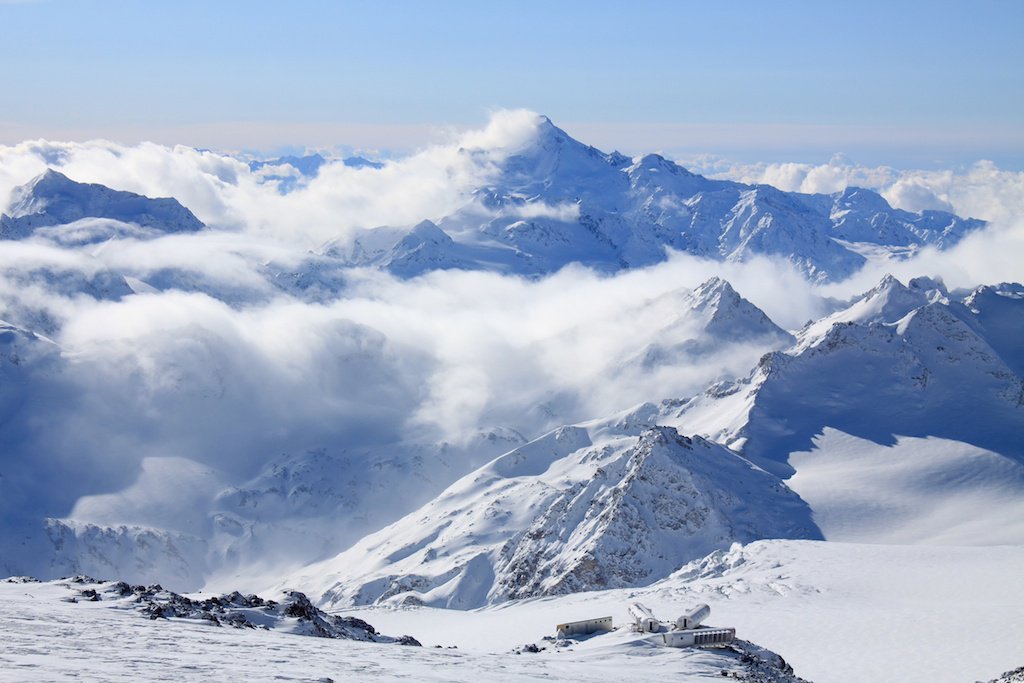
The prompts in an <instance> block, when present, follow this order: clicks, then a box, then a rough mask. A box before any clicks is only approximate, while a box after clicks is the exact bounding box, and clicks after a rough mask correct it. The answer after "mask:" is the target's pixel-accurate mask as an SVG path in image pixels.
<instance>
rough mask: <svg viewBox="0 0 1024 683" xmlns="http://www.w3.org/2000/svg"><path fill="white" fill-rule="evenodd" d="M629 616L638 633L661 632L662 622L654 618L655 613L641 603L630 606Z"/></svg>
mask: <svg viewBox="0 0 1024 683" xmlns="http://www.w3.org/2000/svg"><path fill="white" fill-rule="evenodd" d="M629 616H630V618H631V619H632V620H633V625H634V626H636V629H637V630H638V631H643V632H646V633H656V632H657V631H660V630H661V622H660V621H658V620H657V619H656V618H655V617H654V613H653V612H652V611H651V610H649V609H647V608H646V607H644V606H643V605H641V604H640V603H639V602H634V603H633V604H632V605H630V606H629Z"/></svg>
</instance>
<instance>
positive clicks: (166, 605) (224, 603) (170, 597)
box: [7, 575, 420, 646]
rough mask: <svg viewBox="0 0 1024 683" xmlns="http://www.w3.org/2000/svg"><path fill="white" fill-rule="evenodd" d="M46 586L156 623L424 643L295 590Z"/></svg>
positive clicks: (76, 580)
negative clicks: (199, 592) (190, 591)
mask: <svg viewBox="0 0 1024 683" xmlns="http://www.w3.org/2000/svg"><path fill="white" fill-rule="evenodd" d="M26 581H31V582H37V581H36V580H35V579H31V578H29V577H15V578H12V579H7V582H15V583H23V582H26ZM37 583H38V582H37ZM48 583H49V584H52V585H58V586H64V587H66V588H67V589H68V590H69V591H70V592H72V595H71V596H68V597H66V598H65V601H66V602H79V601H89V602H99V601H106V602H110V603H112V606H113V607H119V608H130V609H134V610H138V611H139V612H141V613H142V614H145V615H146V616H148V617H149V618H150V619H152V620H157V619H190V620H199V621H203V622H207V623H210V624H212V625H214V626H232V627H234V628H250V629H256V628H259V629H265V630H270V629H275V630H280V631H285V632H288V633H293V634H296V635H304V636H314V637H317V638H336V639H340V640H358V641H365V642H373V643H397V644H399V645H416V646H419V645H420V643H419V641H417V640H416V639H415V638H413V637H412V636H401V637H399V638H392V637H391V636H385V635H381V634H380V633H378V632H377V630H376V629H375V628H373V626H371V625H370V624H368V623H366V622H365V621H363V620H362V619H357V618H355V617H342V616H336V615H330V614H327V613H325V612H323V611H322V610H320V609H318V608H317V607H315V606H314V605H313V604H312V603H311V602H310V601H309V598H307V597H306V596H305V595H304V594H303V593H299V592H297V591H289V592H287V593H285V594H284V595H283V596H281V598H280V600H264V599H263V598H261V597H259V596H258V595H252V594H250V595H242V594H241V593H239V592H238V591H235V592H233V593H227V594H224V595H221V596H215V597H210V598H190V597H188V596H185V595H180V594H178V593H175V592H173V591H169V590H166V589H165V588H163V587H162V586H161V585H159V584H151V585H149V586H144V585H134V586H133V585H130V584H128V583H126V582H124V581H97V580H95V579H92V578H90V577H88V576H85V575H76V576H71V577H65V578H64V579H59V580H56V581H50V582H48Z"/></svg>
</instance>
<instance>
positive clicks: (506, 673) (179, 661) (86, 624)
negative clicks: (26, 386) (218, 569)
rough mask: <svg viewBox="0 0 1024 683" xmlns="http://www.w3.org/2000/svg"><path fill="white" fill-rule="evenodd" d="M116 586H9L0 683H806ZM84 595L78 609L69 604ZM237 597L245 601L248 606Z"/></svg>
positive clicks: (628, 654) (620, 648) (639, 654)
mask: <svg viewBox="0 0 1024 683" xmlns="http://www.w3.org/2000/svg"><path fill="white" fill-rule="evenodd" d="M111 586H112V584H104V585H95V584H79V583H74V582H66V581H54V582H50V583H44V584H40V583H7V582H0V631H2V632H3V634H4V640H5V643H4V645H5V646H4V648H3V650H2V651H0V680H2V681H18V682H19V683H21V682H23V681H58V680H70V679H85V680H89V681H139V680H146V681H203V682H205V681H210V680H245V681H264V680H304V681H331V680H334V681H341V680H346V681H349V680H351V681H366V680H385V681H392V680H399V679H408V680H416V681H467V682H472V683H477V682H479V681H491V680H502V681H506V680H512V681H533V680H538V679H541V678H543V679H545V680H556V681H604V680H608V678H609V677H610V676H611V677H613V678H616V679H619V680H633V679H635V678H636V677H637V676H638V675H644V676H649V677H658V678H664V677H671V678H673V679H674V680H686V681H701V680H708V679H716V680H720V679H721V677H722V676H723V675H735V676H737V677H741V678H744V679H746V680H757V681H761V682H762V683H799V679H796V678H795V677H793V676H792V675H790V674H787V673H786V672H785V671H784V670H783V668H784V663H783V662H782V661H781V660H780V659H779V657H778V655H775V654H774V653H771V652H767V651H765V650H763V649H762V648H760V647H757V646H755V645H752V644H750V643H745V642H739V643H737V644H736V647H735V648H729V649H724V648H723V649H717V648H716V649H707V650H699V649H696V648H691V649H688V650H677V649H671V648H665V647H660V646H658V645H656V644H654V643H653V642H652V641H653V639H655V638H657V636H651V635H650V634H635V633H632V632H630V631H628V630H626V629H620V630H619V631H617V632H614V633H609V634H605V635H601V636H600V637H596V638H592V639H588V640H584V641H582V642H578V643H575V644H571V645H570V644H568V643H566V644H565V645H564V646H563V647H560V648H558V649H557V650H556V649H555V648H554V647H553V645H552V644H551V643H550V642H545V641H543V640H541V638H542V637H543V636H544V635H547V634H548V633H549V632H551V631H552V629H551V628H550V627H545V628H543V630H541V631H534V630H532V629H530V628H522V627H521V626H522V625H523V624H526V623H528V624H531V625H532V620H530V619H525V620H523V621H522V622H520V621H519V620H517V619H514V618H513V619H512V620H511V621H510V622H507V623H506V624H505V630H504V631H503V635H504V638H503V639H501V643H500V644H498V645H496V647H495V648H494V649H491V650H488V649H482V650H481V649H470V650H468V651H467V649H466V648H464V647H461V646H460V647H459V648H457V649H449V648H445V647H443V646H442V645H449V646H450V645H452V643H451V641H444V640H441V639H438V638H437V636H438V635H439V634H438V633H436V632H434V631H433V630H432V629H431V627H430V625H429V624H428V623H424V622H423V621H422V620H419V619H410V622H411V623H416V624H417V625H418V626H421V627H423V629H424V633H425V637H427V638H429V639H428V640H427V641H426V642H425V644H427V645H435V644H436V645H437V647H407V646H402V645H397V644H393V643H391V644H382V643H379V642H378V643H370V642H359V640H362V639H365V637H366V634H365V633H361V634H360V633H356V634H355V635H356V636H357V637H358V638H359V640H347V639H343V640H336V639H332V638H316V637H303V636H304V635H310V632H309V623H308V622H303V620H302V619H296V618H294V617H290V616H284V617H281V616H279V614H278V613H279V612H280V611H281V609H280V607H279V608H277V609H275V610H271V611H270V612H269V613H268V612H267V611H266V609H264V608H263V607H257V608H247V607H239V608H237V609H235V608H232V609H234V613H235V615H236V616H241V615H244V616H245V617H246V620H248V621H249V622H250V623H255V624H259V625H260V626H257V627H256V628H252V627H250V626H245V625H243V626H241V627H239V628H232V627H231V626H229V625H228V624H229V623H231V622H230V621H229V620H227V619H225V618H224V617H223V616H222V617H221V625H217V624H216V623H215V622H213V621H210V620H195V619H182V618H174V617H172V618H170V619H169V620H167V619H162V618H158V619H150V618H148V617H147V616H146V615H145V614H143V613H141V612H140V610H139V608H138V606H136V605H134V603H133V602H132V598H131V597H128V598H119V597H118V596H116V595H111ZM83 589H84V590H86V591H95V592H96V593H98V595H99V597H100V598H101V599H100V600H99V601H95V602H93V601H89V600H88V599H87V598H85V597H84V596H83V595H82V591H83ZM147 592H148V591H147ZM74 596H77V600H78V602H75V603H71V602H67V600H69V599H71V598H72V597H74ZM238 598H239V599H238V600H237V602H239V603H241V602H248V600H247V599H245V598H243V597H242V596H238ZM281 607H283V605H282V606H281ZM528 609H529V608H528V607H527V611H528ZM287 611H289V612H291V611H293V610H287ZM267 614H269V616H266V615H267ZM338 621H339V623H345V622H349V623H351V624H352V626H347V627H345V628H348V629H349V630H351V629H353V628H354V627H355V626H357V625H358V624H359V622H356V621H353V620H351V619H344V618H342V619H341V620H338ZM442 621H443V620H442ZM483 621H485V620H483V619H482V620H481V622H483ZM517 625H518V627H517ZM264 627H265V628H264ZM356 630H358V629H356ZM300 634H301V635H300ZM343 637H344V636H343ZM375 637H376V636H375ZM376 638H377V639H380V637H376ZM435 639H436V642H435ZM383 640H385V641H388V640H393V639H387V638H384V639H383ZM527 643H540V644H541V646H543V647H544V650H543V651H540V652H536V653H526V652H524V653H522V654H520V653H519V652H514V651H513V650H514V649H516V650H518V649H519V648H520V647H522V646H523V645H525V644H527ZM723 672H724V673H723ZM753 675H756V676H757V677H756V678H751V676H753Z"/></svg>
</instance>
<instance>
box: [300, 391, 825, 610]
mask: <svg viewBox="0 0 1024 683" xmlns="http://www.w3.org/2000/svg"><path fill="white" fill-rule="evenodd" d="M655 415H656V408H655V406H653V405H650V404H648V405H644V406H641V407H639V408H637V409H636V410H634V411H631V412H629V413H626V414H623V415H619V416H616V417H614V418H612V419H609V420H604V421H597V422H594V423H587V424H585V425H578V426H573V427H563V428H560V429H558V430H555V431H554V432H552V433H550V434H548V435H546V436H544V437H541V438H540V439H537V440H536V441H533V442H531V443H530V444H527V445H526V446H523V447H521V448H519V449H516V450H514V451H511V452H510V453H508V454H506V455H503V456H501V457H500V458H498V459H496V460H494V461H493V462H491V463H490V464H488V465H487V466H485V467H483V468H481V469H480V470H477V471H476V472H474V473H472V474H469V475H467V476H466V477H463V478H462V479H461V480H459V481H457V482H456V483H454V484H453V485H452V486H450V487H449V488H448V489H447V490H446V491H445V492H444V493H442V494H441V495H440V496H439V497H438V498H437V499H435V500H434V501H432V502H431V503H429V504H428V505H426V506H424V507H423V508H421V509H420V510H418V511H416V512H414V513H411V514H410V515H408V516H406V517H405V518H403V519H402V520H399V521H398V522H395V523H394V524H392V525H390V526H389V527H386V528H385V529H383V530H381V531H380V532H378V533H375V534H371V535H370V536H367V537H366V538H364V539H363V540H361V541H360V542H359V543H357V544H356V545H355V546H354V547H353V548H351V549H350V550H347V551H345V552H343V553H341V554H340V555H339V556H338V557H336V558H334V559H332V560H328V561H326V562H324V563H320V564H318V565H313V566H311V567H309V568H307V569H306V570H303V572H301V573H300V574H297V575H295V576H293V577H291V578H290V579H289V580H288V581H287V582H286V583H293V584H296V585H302V586H306V587H307V588H308V590H312V591H314V592H316V593H317V594H320V595H322V597H321V598H320V599H321V601H322V602H324V603H326V604H337V605H345V604H369V603H375V602H383V601H398V602H412V603H416V604H428V605H433V606H443V607H454V608H461V609H467V608H473V607H478V606H481V605H484V604H487V603H493V602H501V601H503V600H508V599H514V598H524V597H533V596H538V595H555V594H564V593H571V592H577V591H582V590H594V589H602V588H619V587H628V586H639V585H647V584H649V583H652V582H654V581H656V580H658V579H661V578H664V577H665V576H667V575H668V574H670V573H671V572H672V571H674V570H675V569H676V568H677V567H679V566H680V564H682V563H684V562H686V561H688V560H690V559H693V558H696V557H701V556H703V555H705V554H707V553H708V552H710V551H711V550H714V549H716V548H724V547H729V545H730V544H731V543H733V542H734V541H741V542H745V541H751V540H755V539H758V538H820V537H821V535H820V532H819V531H818V530H817V527H816V526H815V525H814V522H813V521H812V519H811V512H810V510H809V508H808V507H807V506H806V504H805V503H804V502H803V501H802V500H800V498H799V497H798V496H797V495H795V494H794V493H793V492H792V491H790V490H789V489H788V488H787V487H786V485H785V484H784V483H782V482H781V481H780V480H779V479H777V478H776V477H774V476H773V475H771V474H769V473H767V472H765V471H763V470H761V469H760V468H757V467H755V466H753V465H752V464H751V463H749V462H748V461H746V460H744V459H743V458H741V457H739V456H737V455H736V454H735V453H732V452H730V451H728V450H727V449H725V448H722V447H721V446H718V445H717V444H713V443H711V442H708V441H705V440H703V439H701V438H694V439H690V438H687V437H683V436H681V435H680V434H678V433H677V432H676V431H675V430H674V429H672V428H671V427H653V426H652V425H653V418H654V416H655Z"/></svg>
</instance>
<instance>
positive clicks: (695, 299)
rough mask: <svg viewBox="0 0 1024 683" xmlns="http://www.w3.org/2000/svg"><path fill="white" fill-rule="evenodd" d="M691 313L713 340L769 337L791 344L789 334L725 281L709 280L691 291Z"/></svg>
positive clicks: (720, 279) (716, 278) (718, 278)
mask: <svg viewBox="0 0 1024 683" xmlns="http://www.w3.org/2000/svg"><path fill="white" fill-rule="evenodd" d="M689 300H690V302H691V303H690V306H691V310H692V311H694V312H695V313H697V314H698V316H699V317H700V318H701V319H702V324H703V328H704V330H705V331H706V332H708V333H710V334H711V335H712V336H713V337H716V338H719V339H731V340H734V341H742V340H750V339H755V338H764V339H768V338H772V339H774V340H776V341H779V340H781V342H780V343H782V344H786V343H791V342H792V340H793V338H792V336H790V334H789V333H788V332H786V331H785V330H783V329H782V328H781V327H779V326H778V325H776V324H775V323H774V322H772V320H771V319H770V318H769V317H768V316H767V315H766V314H765V312H764V311H762V310H761V309H760V308H758V307H757V306H755V305H754V304H752V303H751V302H750V301H748V300H747V299H744V298H743V297H742V296H740V294H739V293H738V292H737V291H736V290H735V289H733V287H732V285H731V284H729V282H728V281H727V280H724V279H722V278H720V277H712V278H710V279H709V280H707V281H706V282H704V283H702V284H701V285H699V286H698V287H697V288H696V289H694V290H693V292H692V294H691V295H690V297H689Z"/></svg>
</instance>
